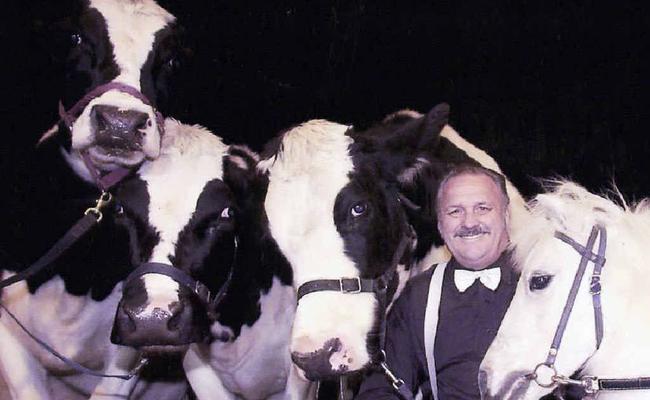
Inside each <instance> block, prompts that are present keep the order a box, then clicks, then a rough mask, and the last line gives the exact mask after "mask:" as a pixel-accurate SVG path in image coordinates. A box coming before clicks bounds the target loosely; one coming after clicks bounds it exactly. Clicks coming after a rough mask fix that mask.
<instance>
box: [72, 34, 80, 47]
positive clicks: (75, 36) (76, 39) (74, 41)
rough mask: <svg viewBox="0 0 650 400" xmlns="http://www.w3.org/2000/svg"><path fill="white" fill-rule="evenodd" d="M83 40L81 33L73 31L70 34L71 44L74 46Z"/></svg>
mask: <svg viewBox="0 0 650 400" xmlns="http://www.w3.org/2000/svg"><path fill="white" fill-rule="evenodd" d="M81 42H83V39H82V38H81V35H80V34H78V33H73V34H72V35H70V44H71V45H73V46H79V45H80V44H81Z"/></svg>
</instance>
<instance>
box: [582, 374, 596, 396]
mask: <svg viewBox="0 0 650 400" xmlns="http://www.w3.org/2000/svg"><path fill="white" fill-rule="evenodd" d="M580 381H581V382H582V387H583V388H584V389H585V392H587V393H588V394H594V393H596V392H598V391H599V390H600V385H599V384H598V378H596V377H595V376H592V375H587V376H583V377H582V378H580Z"/></svg>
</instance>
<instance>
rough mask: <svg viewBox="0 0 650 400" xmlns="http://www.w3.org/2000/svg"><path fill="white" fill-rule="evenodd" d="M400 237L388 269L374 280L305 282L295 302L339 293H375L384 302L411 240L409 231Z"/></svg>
mask: <svg viewBox="0 0 650 400" xmlns="http://www.w3.org/2000/svg"><path fill="white" fill-rule="evenodd" d="M407 232H410V233H411V234H409V233H405V234H404V235H402V238H401V239H400V242H399V244H398V245H397V249H396V250H395V254H394V255H393V259H392V262H391V265H390V266H389V268H388V269H387V270H386V272H384V273H383V274H381V275H379V276H378V277H376V278H361V277H354V278H339V279H315V280H311V281H307V282H305V283H303V284H302V285H300V287H299V288H298V293H297V297H298V298H297V301H298V302H300V299H301V298H302V297H303V296H306V295H308V294H310V293H314V292H325V291H329V292H340V293H347V294H358V293H377V294H379V295H380V296H382V299H380V300H385V297H386V291H387V289H388V284H389V282H390V281H391V278H392V277H393V275H394V274H395V272H396V270H397V266H398V264H399V261H400V259H401V258H402V256H403V255H404V251H406V247H407V246H408V244H409V243H410V242H411V240H412V237H413V235H412V232H411V229H410V228H409V230H408V231H407Z"/></svg>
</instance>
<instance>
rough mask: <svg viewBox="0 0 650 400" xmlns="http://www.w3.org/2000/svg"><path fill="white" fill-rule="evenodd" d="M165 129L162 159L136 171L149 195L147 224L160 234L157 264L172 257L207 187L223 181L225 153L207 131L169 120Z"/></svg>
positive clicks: (155, 259) (153, 257)
mask: <svg viewBox="0 0 650 400" xmlns="http://www.w3.org/2000/svg"><path fill="white" fill-rule="evenodd" d="M165 130H166V134H165V138H164V141H163V149H162V152H161V156H160V157H159V158H158V159H156V160H153V161H150V162H147V163H145V164H144V165H143V166H142V167H141V168H140V169H139V170H138V175H139V176H140V178H141V179H142V180H143V181H144V182H145V183H146V185H147V192H148V193H149V199H150V200H149V202H150V203H149V210H148V213H149V215H148V220H149V224H150V225H151V226H152V227H153V228H154V229H155V230H156V231H157V232H158V233H159V235H160V242H159V244H158V245H157V246H156V248H155V249H154V254H153V255H152V261H159V262H167V261H168V260H167V257H168V256H169V255H173V252H174V245H175V243H176V240H177V238H178V235H179V233H180V232H181V231H182V230H183V228H184V227H185V226H186V225H187V224H188V222H189V221H190V219H191V218H192V216H193V215H194V214H195V212H196V211H197V210H196V207H197V201H198V199H199V197H200V196H201V194H202V193H203V192H204V191H205V190H210V187H209V186H208V184H209V183H210V182H212V181H214V180H223V158H224V156H225V155H226V152H227V151H228V146H226V145H225V144H224V143H223V142H222V141H221V139H219V138H218V137H217V136H215V135H213V134H212V133H211V132H209V131H208V130H207V129H204V128H201V127H197V126H191V127H188V126H185V125H181V124H179V123H178V122H176V121H173V120H171V121H170V120H168V121H167V124H166V125H165ZM220 187H221V186H220ZM223 187H225V186H223ZM214 206H215V207H217V206H218V205H217V204H215V205H214Z"/></svg>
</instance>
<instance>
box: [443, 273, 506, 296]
mask: <svg viewBox="0 0 650 400" xmlns="http://www.w3.org/2000/svg"><path fill="white" fill-rule="evenodd" d="M477 279H478V280H479V281H480V282H481V283H482V284H483V286H485V287H486V288H488V289H490V290H492V291H494V290H496V288H497V286H499V282H500V281H501V268H499V267H494V268H489V269H482V270H480V271H469V270H466V269H457V270H455V271H454V283H455V284H456V288H457V289H458V291H459V292H461V293H463V292H464V291H465V290H467V288H468V287H470V286H472V285H473V284H474V282H475V281H476V280H477Z"/></svg>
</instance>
